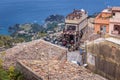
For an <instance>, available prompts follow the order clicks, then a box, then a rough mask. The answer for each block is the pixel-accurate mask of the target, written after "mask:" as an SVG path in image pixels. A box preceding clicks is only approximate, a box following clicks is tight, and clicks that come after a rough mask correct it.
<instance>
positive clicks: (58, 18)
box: [45, 15, 64, 23]
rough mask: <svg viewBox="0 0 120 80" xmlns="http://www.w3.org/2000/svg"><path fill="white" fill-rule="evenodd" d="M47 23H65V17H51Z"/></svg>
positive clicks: (47, 19) (46, 20)
mask: <svg viewBox="0 0 120 80" xmlns="http://www.w3.org/2000/svg"><path fill="white" fill-rule="evenodd" d="M45 22H58V23H63V22H64V16H62V15H50V16H48V17H47V18H46V19H45Z"/></svg>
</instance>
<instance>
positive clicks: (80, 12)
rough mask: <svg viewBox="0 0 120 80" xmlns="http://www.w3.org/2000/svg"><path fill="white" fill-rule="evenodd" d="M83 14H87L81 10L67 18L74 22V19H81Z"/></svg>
mask: <svg viewBox="0 0 120 80" xmlns="http://www.w3.org/2000/svg"><path fill="white" fill-rule="evenodd" d="M83 14H86V11H85V10H83V9H81V10H74V11H73V12H72V13H70V14H68V16H67V17H66V18H67V19H70V20H74V19H80V18H81V17H82V15H83Z"/></svg>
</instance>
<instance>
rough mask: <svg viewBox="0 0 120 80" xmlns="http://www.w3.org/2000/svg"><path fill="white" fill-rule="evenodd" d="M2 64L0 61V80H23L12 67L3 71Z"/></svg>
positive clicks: (0, 60)
mask: <svg viewBox="0 0 120 80" xmlns="http://www.w3.org/2000/svg"><path fill="white" fill-rule="evenodd" d="M3 53H4V52H3ZM2 64H3V60H2V59H0V80H24V78H23V75H22V74H21V73H20V72H19V71H17V70H15V68H14V67H13V66H10V67H9V69H8V70H4V69H3V67H2Z"/></svg>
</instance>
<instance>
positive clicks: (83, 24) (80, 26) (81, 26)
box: [79, 18, 88, 31]
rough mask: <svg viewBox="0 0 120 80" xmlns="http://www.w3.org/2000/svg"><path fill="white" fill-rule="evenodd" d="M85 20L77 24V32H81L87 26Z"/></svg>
mask: <svg viewBox="0 0 120 80" xmlns="http://www.w3.org/2000/svg"><path fill="white" fill-rule="evenodd" d="M87 23H88V22H87V18H86V19H85V20H84V21H83V22H82V23H80V24H79V31H80V30H82V29H83V28H85V27H86V26H87Z"/></svg>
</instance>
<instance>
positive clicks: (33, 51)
mask: <svg viewBox="0 0 120 80" xmlns="http://www.w3.org/2000/svg"><path fill="white" fill-rule="evenodd" d="M66 55H67V49H65V48H63V47H60V46H57V45H54V44H52V43H49V42H46V41H44V40H34V41H31V42H28V43H23V44H20V45H17V46H15V47H13V48H11V49H8V50H6V54H5V55H4V57H1V58H3V60H4V67H5V68H7V67H9V66H10V65H15V64H16V61H17V60H47V58H49V59H57V60H60V59H66Z"/></svg>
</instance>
